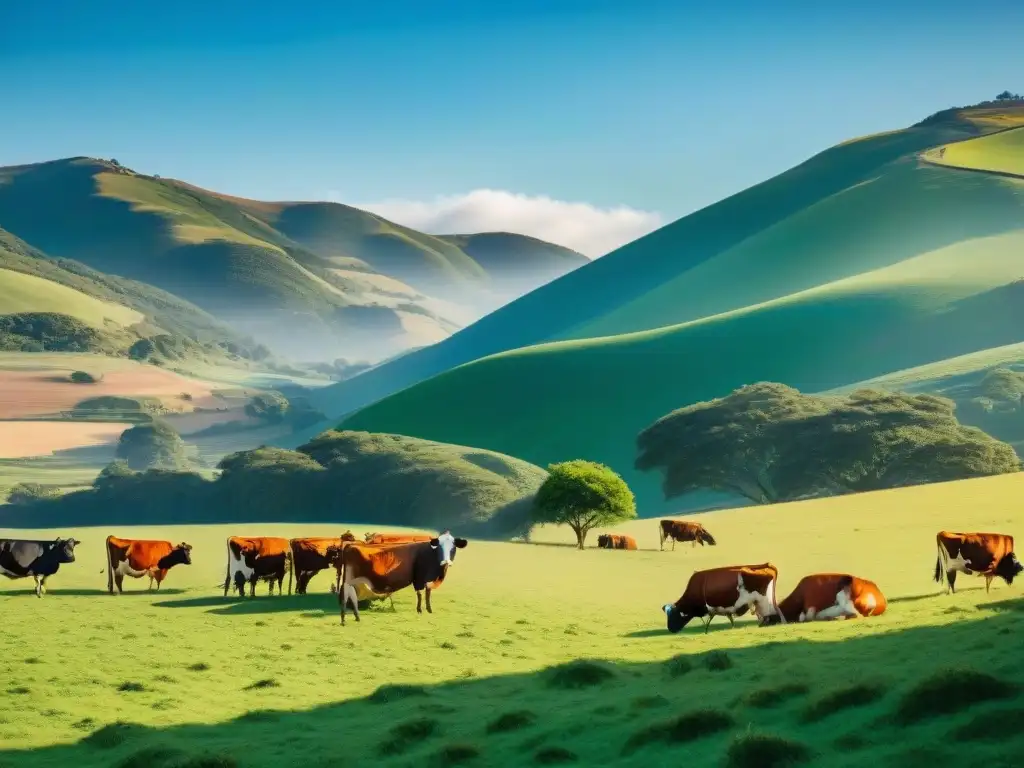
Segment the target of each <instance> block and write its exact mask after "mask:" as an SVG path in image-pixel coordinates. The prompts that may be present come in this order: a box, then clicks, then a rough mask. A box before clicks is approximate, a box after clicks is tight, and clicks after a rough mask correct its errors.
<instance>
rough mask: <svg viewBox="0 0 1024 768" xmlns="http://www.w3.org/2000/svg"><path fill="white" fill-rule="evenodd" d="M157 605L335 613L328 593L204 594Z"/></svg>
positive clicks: (220, 611)
mask: <svg viewBox="0 0 1024 768" xmlns="http://www.w3.org/2000/svg"><path fill="white" fill-rule="evenodd" d="M153 605H154V606H155V607H157V608H200V609H201V608H208V609H209V610H208V611H206V613H210V614H213V615H215V616H246V615H253V614H265V613H289V612H293V613H314V612H315V613H316V614H317V615H323V614H327V613H332V614H333V613H337V612H338V610H339V608H338V599H337V597H335V595H333V594H331V593H314V594H306V595H276V594H275V595H268V594H259V593H257V594H256V597H248V596H246V597H239V596H238V595H237V594H235V595H230V594H229V595H228V596H227V597H224V595H223V594H220V595H206V596H203V597H190V598H185V599H182V600H163V601H161V602H159V603H154V604H153Z"/></svg>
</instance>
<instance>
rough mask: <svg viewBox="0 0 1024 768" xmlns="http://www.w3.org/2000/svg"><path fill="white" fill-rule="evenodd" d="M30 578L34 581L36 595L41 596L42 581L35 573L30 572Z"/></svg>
mask: <svg viewBox="0 0 1024 768" xmlns="http://www.w3.org/2000/svg"><path fill="white" fill-rule="evenodd" d="M32 580H33V581H35V583H36V597H42V596H43V582H42V581H40V579H39V576H38V575H37V574H32Z"/></svg>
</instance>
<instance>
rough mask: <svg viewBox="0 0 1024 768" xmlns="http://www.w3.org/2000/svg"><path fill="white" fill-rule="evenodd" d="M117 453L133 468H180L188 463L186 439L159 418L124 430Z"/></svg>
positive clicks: (115, 453) (119, 457)
mask: <svg viewBox="0 0 1024 768" xmlns="http://www.w3.org/2000/svg"><path fill="white" fill-rule="evenodd" d="M114 455H115V456H116V457H117V458H118V459H123V460H124V461H125V463H126V464H127V465H128V466H129V467H130V468H131V469H134V470H144V469H180V468H183V467H185V466H187V465H188V456H187V455H186V451H185V442H184V441H183V440H182V439H181V438H180V437H179V436H178V433H177V432H175V431H174V430H173V429H171V428H170V427H169V426H167V425H166V424H164V423H163V422H159V421H155V422H153V423H151V424H140V425H139V426H137V427H132V428H131V429H126V430H125V431H124V432H122V433H121V439H120V440H119V441H118V443H117V450H116V451H115V452H114Z"/></svg>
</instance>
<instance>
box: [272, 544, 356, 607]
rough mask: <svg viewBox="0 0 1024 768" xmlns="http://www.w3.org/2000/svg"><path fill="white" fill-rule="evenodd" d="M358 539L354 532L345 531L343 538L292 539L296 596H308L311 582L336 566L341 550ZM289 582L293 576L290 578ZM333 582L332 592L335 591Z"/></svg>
mask: <svg viewBox="0 0 1024 768" xmlns="http://www.w3.org/2000/svg"><path fill="white" fill-rule="evenodd" d="M355 540H356V537H355V536H354V535H353V533H352V531H345V533H343V534H341V536H334V537H320V538H304V539H292V540H291V541H290V542H289V546H290V547H291V552H292V560H291V562H292V567H293V568H294V571H295V594H297V595H304V594H306V588H307V587H308V586H309V582H310V580H311V579H312V578H313V577H314V576H316V575H317V574H318V573H320V571H322V570H324V569H325V568H329V567H330V566H332V565H334V564H335V562H336V561H337V558H338V557H339V555H340V554H341V548H342V547H344V546H345V544H346V543H348V542H350V541H355ZM288 579H289V581H290V580H291V575H290V574H289V576H288ZM333 588H334V582H333V581H332V582H331V591H332V592H333V591H334V589H333Z"/></svg>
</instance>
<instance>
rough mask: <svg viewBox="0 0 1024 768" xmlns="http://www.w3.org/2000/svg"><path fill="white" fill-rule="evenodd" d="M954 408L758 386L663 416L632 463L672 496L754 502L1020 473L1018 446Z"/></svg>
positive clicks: (643, 436)
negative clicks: (704, 493) (709, 495)
mask: <svg viewBox="0 0 1024 768" xmlns="http://www.w3.org/2000/svg"><path fill="white" fill-rule="evenodd" d="M955 409H956V405H955V404H954V403H953V401H952V400H949V399H947V398H943V397H936V396H934V395H908V394H903V393H891V392H881V391H876V390H859V391H857V392H853V393H852V394H850V395H847V396H831V397H826V396H816V395H804V394H801V393H800V392H798V391H797V390H795V389H793V388H792V387H787V386H785V385H783V384H775V383H768V382H762V383H759V384H752V385H749V386H745V387H740V388H739V389H737V390H735V391H734V392H732V393H731V394H729V395H728V396H726V397H722V398H719V399H717V400H711V401H709V402H703V403H696V404H694V405H690V406H687V407H686V408H680V409H679V410H676V411H673V412H671V413H669V414H668V415H666V416H663V417H662V418H661V419H659V420H658V421H656V422H655V423H654V424H652V425H651V426H649V427H648V428H647V429H645V430H644V431H642V432H641V433H640V435H639V436H638V437H637V446H638V449H639V452H638V456H637V459H636V468H637V469H639V470H641V471H648V470H660V471H661V472H662V475H663V481H662V490H663V492H664V494H665V498H666V499H671V498H674V497H677V496H682V495H683V494H686V493H690V492H692V491H697V490H713V491H720V492H724V493H734V494H737V495H740V496H744V497H746V498H748V499H750V500H751V501H753V502H754V503H757V504H772V503H775V502H780V501H793V500H796V499H801V498H808V497H811V496H828V495H838V494H844V493H852V492H862V491H874V490H881V489H884V488H896V487H900V486H906V485H918V484H922V483H934V482H942V481H946V480H960V479H965V478H970V477H984V476H986V475H997V474H1003V473H1007V472H1017V471H1019V470H1020V468H1021V464H1020V460H1019V459H1018V457H1017V455H1016V453H1014V451H1013V448H1011V447H1010V446H1009V445H1007V444H1006V443H1002V442H1000V441H998V440H996V439H995V438H993V437H991V436H990V435H988V434H986V433H985V432H982V431H981V430H980V429H977V428H975V427H968V426H964V425H963V424H961V423H960V422H959V421H957V418H956V416H955V415H954V411H955Z"/></svg>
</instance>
